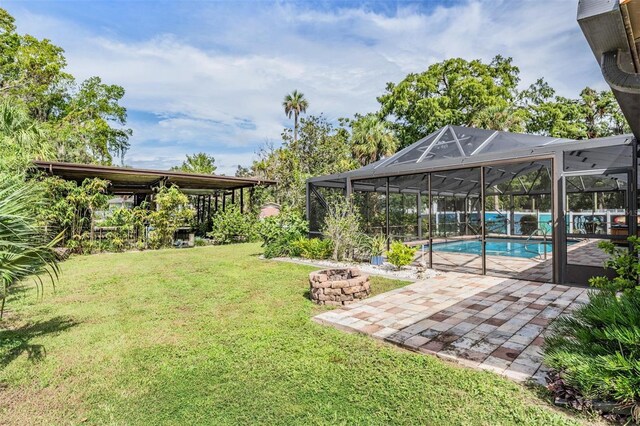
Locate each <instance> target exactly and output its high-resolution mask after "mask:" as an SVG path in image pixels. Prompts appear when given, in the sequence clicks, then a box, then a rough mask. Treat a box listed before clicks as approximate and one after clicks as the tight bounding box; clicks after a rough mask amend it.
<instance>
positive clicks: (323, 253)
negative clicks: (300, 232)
mask: <svg viewBox="0 0 640 426" xmlns="http://www.w3.org/2000/svg"><path fill="white" fill-rule="evenodd" d="M293 246H294V252H295V253H299V254H300V256H302V257H304V258H305V259H327V258H329V256H331V253H332V252H333V243H332V241H331V240H321V239H320V238H305V237H302V238H300V239H298V240H296V241H295V242H294V243H293Z"/></svg>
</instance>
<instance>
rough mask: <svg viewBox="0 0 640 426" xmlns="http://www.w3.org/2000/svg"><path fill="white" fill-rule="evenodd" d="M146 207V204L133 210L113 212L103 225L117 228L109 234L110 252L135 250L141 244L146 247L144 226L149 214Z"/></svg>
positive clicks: (126, 209) (120, 209)
mask: <svg viewBox="0 0 640 426" xmlns="http://www.w3.org/2000/svg"><path fill="white" fill-rule="evenodd" d="M146 207H147V206H146V203H145V204H143V205H141V206H136V207H134V208H132V209H129V208H126V207H122V208H119V209H115V210H113V211H112V212H111V215H110V216H109V217H108V218H107V219H106V220H105V221H104V223H103V225H104V226H109V227H114V228H115V229H114V230H112V231H110V232H108V233H107V242H108V249H109V250H111V251H123V250H127V249H131V248H135V247H137V245H138V243H140V242H141V243H143V245H144V224H145V221H146V220H147V216H148V214H149V211H148V210H147V208H146Z"/></svg>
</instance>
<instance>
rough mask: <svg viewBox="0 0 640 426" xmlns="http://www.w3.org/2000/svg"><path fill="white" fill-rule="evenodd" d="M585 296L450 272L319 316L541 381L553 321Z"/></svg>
mask: <svg viewBox="0 0 640 426" xmlns="http://www.w3.org/2000/svg"><path fill="white" fill-rule="evenodd" d="M586 300H587V289H585V288H580V287H569V286H562V285H554V284H544V283H540V282H533V281H525V280H515V279H504V278H500V277H491V276H480V275H476V274H465V273H459V272H446V273H443V274H441V275H439V276H436V277H433V278H430V279H428V280H424V281H420V282H416V283H414V284H410V285H407V286H406V287H402V288H399V289H395V290H392V291H389V292H386V293H383V294H379V295H377V296H375V297H372V298H369V299H366V300H364V301H362V302H358V303H354V304H352V305H347V306H344V307H342V308H340V309H335V310H331V311H327V312H324V313H322V314H320V315H317V316H316V317H314V320H315V321H316V322H319V323H321V324H325V325H329V326H333V327H336V328H339V329H341V330H345V331H348V332H354V333H363V334H367V335H369V336H372V337H374V338H376V339H380V340H383V341H385V342H389V343H392V344H395V345H399V346H401V347H403V348H406V349H409V350H412V351H416V352H420V353H425V354H431V355H436V356H438V357H440V358H444V359H448V360H451V361H455V362H458V363H460V364H463V365H465V366H469V367H472V368H478V369H483V370H490V371H493V372H495V373H498V374H501V375H504V376H506V377H508V378H511V379H513V380H516V381H526V380H528V379H534V380H536V381H537V382H539V383H543V381H544V376H545V374H546V370H545V369H544V367H543V366H542V365H541V364H542V352H541V346H542V344H543V342H544V333H545V331H546V329H547V326H548V325H549V323H550V322H551V321H552V320H553V319H555V318H557V317H558V316H560V315H561V314H565V313H568V312H570V311H571V310H573V309H575V308H576V307H577V306H579V304H580V303H583V302H585V301H586Z"/></svg>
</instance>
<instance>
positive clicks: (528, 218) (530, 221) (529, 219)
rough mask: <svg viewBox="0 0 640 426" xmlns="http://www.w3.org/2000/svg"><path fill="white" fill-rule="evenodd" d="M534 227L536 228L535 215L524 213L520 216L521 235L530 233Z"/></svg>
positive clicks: (536, 218) (536, 220)
mask: <svg viewBox="0 0 640 426" xmlns="http://www.w3.org/2000/svg"><path fill="white" fill-rule="evenodd" d="M536 229H538V217H537V216H534V215H525V216H522V217H521V218H520V232H522V235H531V234H532V233H533V231H535V230H536Z"/></svg>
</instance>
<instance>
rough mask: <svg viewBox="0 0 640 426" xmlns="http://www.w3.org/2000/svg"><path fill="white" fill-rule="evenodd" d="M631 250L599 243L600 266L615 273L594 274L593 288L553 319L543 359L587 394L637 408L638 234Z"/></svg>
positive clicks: (639, 368) (639, 366) (639, 358)
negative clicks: (602, 257) (605, 258)
mask: <svg viewBox="0 0 640 426" xmlns="http://www.w3.org/2000/svg"><path fill="white" fill-rule="evenodd" d="M629 242H630V243H631V246H632V250H631V251H627V250H626V249H621V248H617V247H615V246H614V245H613V244H612V243H610V242H607V243H602V244H600V247H601V248H602V249H603V250H604V251H605V252H606V253H608V254H610V255H611V256H612V257H611V259H609V260H608V261H606V263H605V266H606V267H607V268H611V269H613V270H615V271H616V272H617V273H618V277H616V278H614V279H609V278H606V277H594V278H592V279H591V280H590V283H591V285H593V286H595V287H598V288H599V289H600V290H599V291H593V292H591V293H590V294H589V302H588V303H587V304H585V305H583V306H581V307H579V308H578V309H576V310H575V311H574V312H573V313H572V314H571V315H570V316H564V317H561V318H559V319H557V320H556V322H555V323H554V324H553V325H552V328H551V335H549V336H547V337H546V344H545V362H546V364H547V365H549V366H550V367H551V368H553V369H556V370H557V371H559V372H560V373H561V375H562V377H563V379H564V380H565V382H566V383H567V384H569V385H570V386H573V387H575V388H576V389H577V390H578V391H579V392H580V393H582V394H583V395H585V396H587V397H588V398H593V399H600V400H605V401H614V402H617V403H620V404H623V405H635V412H636V413H638V412H640V287H638V270H639V267H640V264H639V261H638V254H639V251H640V239H638V238H637V237H630V238H629Z"/></svg>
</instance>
